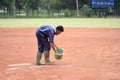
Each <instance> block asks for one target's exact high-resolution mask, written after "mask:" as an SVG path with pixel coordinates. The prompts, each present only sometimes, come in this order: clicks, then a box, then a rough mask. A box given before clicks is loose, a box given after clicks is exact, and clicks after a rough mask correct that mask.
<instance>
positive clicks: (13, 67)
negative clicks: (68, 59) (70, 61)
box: [7, 63, 72, 71]
mask: <svg viewBox="0 0 120 80" xmlns="http://www.w3.org/2000/svg"><path fill="white" fill-rule="evenodd" d="M71 66H72V65H38V66H32V65H31V63H21V64H9V65H8V67H9V68H7V70H9V71H13V70H20V69H23V68H30V69H38V68H67V67H71Z"/></svg>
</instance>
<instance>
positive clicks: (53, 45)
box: [50, 42, 58, 52]
mask: <svg viewBox="0 0 120 80" xmlns="http://www.w3.org/2000/svg"><path fill="white" fill-rule="evenodd" d="M50 46H51V47H52V49H53V50H54V52H56V50H57V48H58V47H57V46H56V45H55V43H51V42H50Z"/></svg>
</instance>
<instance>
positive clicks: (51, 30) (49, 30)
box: [38, 25, 56, 43]
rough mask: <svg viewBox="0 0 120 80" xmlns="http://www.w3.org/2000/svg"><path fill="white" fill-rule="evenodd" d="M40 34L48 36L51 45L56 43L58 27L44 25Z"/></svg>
mask: <svg viewBox="0 0 120 80" xmlns="http://www.w3.org/2000/svg"><path fill="white" fill-rule="evenodd" d="M38 30H39V31H40V32H42V33H43V34H44V35H46V36H47V37H48V39H49V41H50V42H51V43H53V42H54V35H55V33H56V27H55V26H50V25H43V26H41V27H39V28H38Z"/></svg>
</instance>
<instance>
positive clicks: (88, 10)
mask: <svg viewBox="0 0 120 80" xmlns="http://www.w3.org/2000/svg"><path fill="white" fill-rule="evenodd" d="M81 11H82V15H85V16H86V17H90V16H91V13H92V9H91V8H90V7H89V6H87V5H84V6H83V7H82V8H81Z"/></svg>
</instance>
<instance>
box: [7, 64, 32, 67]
mask: <svg viewBox="0 0 120 80" xmlns="http://www.w3.org/2000/svg"><path fill="white" fill-rule="evenodd" d="M26 65H31V63H21V64H9V65H8V66H9V67H10V66H11V67H12V66H26Z"/></svg>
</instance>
